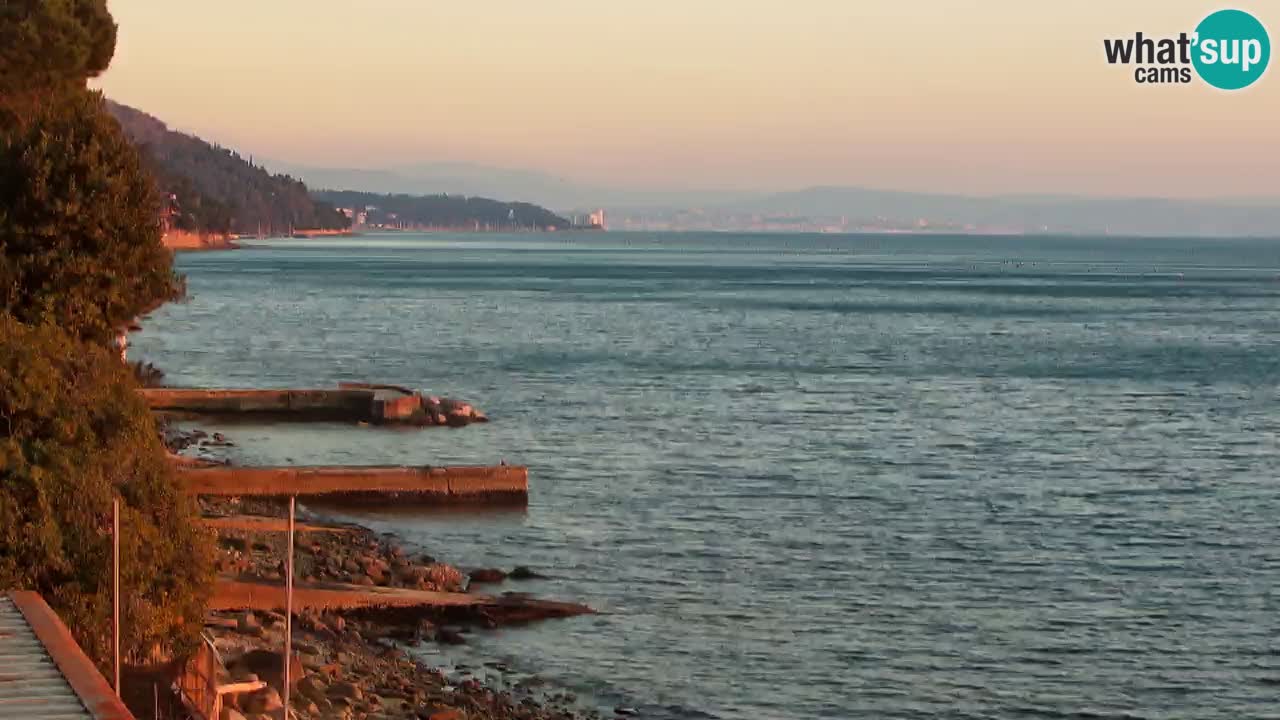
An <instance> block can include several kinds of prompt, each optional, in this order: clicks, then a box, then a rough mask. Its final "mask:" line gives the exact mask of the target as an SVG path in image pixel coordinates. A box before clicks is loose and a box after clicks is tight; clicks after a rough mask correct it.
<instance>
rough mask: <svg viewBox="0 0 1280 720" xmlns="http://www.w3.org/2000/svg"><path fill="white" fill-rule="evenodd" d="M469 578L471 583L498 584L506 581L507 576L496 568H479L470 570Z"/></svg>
mask: <svg viewBox="0 0 1280 720" xmlns="http://www.w3.org/2000/svg"><path fill="white" fill-rule="evenodd" d="M470 577H471V582H473V583H500V582H502V581H503V580H506V579H507V574H506V573H504V572H502V571H501V570H499V569H497V568H481V569H479V570H472V571H471V574H470Z"/></svg>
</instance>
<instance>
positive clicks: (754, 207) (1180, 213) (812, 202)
mask: <svg viewBox="0 0 1280 720" xmlns="http://www.w3.org/2000/svg"><path fill="white" fill-rule="evenodd" d="M267 165H268V166H269V167H272V168H273V169H275V170H276V171H277V172H287V173H289V174H291V175H294V176H296V177H300V178H302V179H303V180H305V181H306V182H307V184H308V185H309V186H311V187H313V188H325V189H344V190H363V191H367V192H377V193H412V194H436V193H448V194H455V195H467V196H481V197H503V198H511V199H514V200H521V201H524V202H530V203H535V204H538V205H542V206H545V207H549V208H552V209H555V210H557V211H560V212H573V211H578V210H583V209H588V208H604V209H605V210H606V211H608V212H609V213H610V214H611V215H613V216H614V217H617V218H623V217H626V218H630V219H643V218H645V217H655V218H656V217H663V218H670V217H672V216H674V215H677V214H678V213H680V212H682V211H688V210H693V209H697V210H698V211H700V212H701V213H703V214H704V216H705V217H711V218H713V221H712V224H713V225H716V226H717V227H722V228H723V229H734V228H742V227H750V222H751V218H753V217H756V216H770V217H779V216H782V217H804V218H827V219H836V220H840V219H843V220H845V221H846V222H847V223H848V224H849V225H850V226H852V227H855V228H857V227H894V228H908V227H928V228H934V229H952V230H954V229H969V230H972V231H977V232H982V231H1005V232H1051V233H1089V234H1115V235H1199V236H1214V235H1224V236H1232V235H1254V236H1267V237H1280V198H1265V197H1253V198H1238V199H1223V200H1179V199H1162V198H1140V197H1130V198H1104V197H1084V196H1070V195H1044V194H1042V195H1032V194H1028V195H993V196H978V195H962V194H947V193H923V192H907V191H896V190H875V189H868V188H860V187H842V186H821V187H811V188H805V189H802V190H794V191H785V192H774V193H765V192H759V193H751V192H745V191H740V192H735V191H722V190H687V189H653V188H626V187H617V186H605V185H595V184H591V183H584V182H577V181H573V180H569V179H566V178H563V177H559V176H556V175H552V174H550V173H544V172H540V171H537V170H519V169H510V168H495V167H487V166H484V165H476V164H470V163H452V162H451V163H422V164H416V165H405V166H400V167H393V168H385V169H352V168H323V167H307V166H301V165H293V164H289V163H283V162H271V161H268V162H267ZM717 223H718V225H717Z"/></svg>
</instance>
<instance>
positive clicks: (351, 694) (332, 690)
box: [328, 682, 364, 700]
mask: <svg viewBox="0 0 1280 720" xmlns="http://www.w3.org/2000/svg"><path fill="white" fill-rule="evenodd" d="M328 695H329V697H335V698H343V699H345V700H360V699H361V698H363V697H364V691H363V690H361V689H360V686H359V685H356V684H355V683H349V682H338V683H334V684H333V685H330V686H329V692H328Z"/></svg>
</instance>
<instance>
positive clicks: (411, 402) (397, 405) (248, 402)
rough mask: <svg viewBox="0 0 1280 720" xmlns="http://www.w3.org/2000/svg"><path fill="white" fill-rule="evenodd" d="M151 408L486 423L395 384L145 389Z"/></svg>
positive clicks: (460, 405) (457, 405)
mask: <svg viewBox="0 0 1280 720" xmlns="http://www.w3.org/2000/svg"><path fill="white" fill-rule="evenodd" d="M139 392H140V393H141V394H142V397H143V399H145V400H146V401H147V405H148V406H149V407H150V408H151V409H152V410H163V411H169V412H183V413H193V414H198V415H252V416H257V417H264V418H278V419H285V420H321V421H323V420H336V421H344V422H367V423H375V424H398V425H424V426H425V425H447V426H450V427H461V426H464V425H470V424H471V423H477V422H488V417H486V416H485V414H484V413H482V412H480V411H479V410H476V409H475V408H473V407H472V406H471V405H470V404H468V403H465V402H461V401H459V400H453V399H451V398H439V397H435V396H431V395H423V394H421V393H418V392H416V391H413V390H409V389H407V388H402V387H397V386H394V385H369V384H364V383H343V384H340V385H339V386H338V387H337V388H326V389H265V390H264V389H211V388H144V389H142V390H140V391H139Z"/></svg>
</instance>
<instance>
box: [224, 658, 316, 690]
mask: <svg viewBox="0 0 1280 720" xmlns="http://www.w3.org/2000/svg"><path fill="white" fill-rule="evenodd" d="M235 665H236V666H237V667H242V668H245V669H246V670H248V671H249V672H252V673H254V674H256V675H257V676H258V677H259V678H261V679H262V680H263V681H265V682H266V683H267V684H268V685H271V686H272V687H274V688H276V690H277V691H279V690H280V689H281V688H283V687H284V684H283V683H284V654H283V653H280V652H273V651H271V650H251V651H249V652H247V653H245V654H244V655H242V656H240V659H239V660H237V661H236V662H235ZM305 674H306V670H305V669H304V668H303V666H302V660H300V659H299V658H298V656H297V655H294V656H293V657H292V658H290V662H289V684H290V685H292V686H294V687H297V684H298V681H300V680H302V678H303V677H304V676H305Z"/></svg>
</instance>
